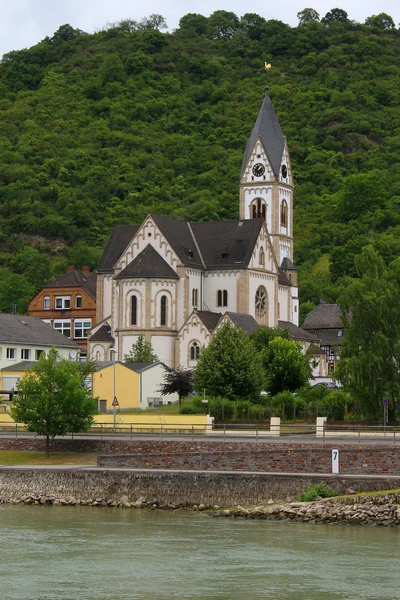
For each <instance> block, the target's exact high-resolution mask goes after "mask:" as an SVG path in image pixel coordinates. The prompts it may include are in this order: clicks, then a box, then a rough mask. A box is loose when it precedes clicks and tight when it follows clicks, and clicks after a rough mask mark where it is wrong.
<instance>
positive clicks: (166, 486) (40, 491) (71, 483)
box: [0, 467, 400, 508]
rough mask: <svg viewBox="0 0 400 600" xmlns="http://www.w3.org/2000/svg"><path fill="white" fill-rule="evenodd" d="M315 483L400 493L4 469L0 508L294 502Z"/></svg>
mask: <svg viewBox="0 0 400 600" xmlns="http://www.w3.org/2000/svg"><path fill="white" fill-rule="evenodd" d="M313 483H323V484H324V485H326V486H329V487H330V488H332V489H334V490H336V491H337V492H338V493H345V492H349V491H351V492H353V491H374V490H384V489H390V488H394V487H399V485H400V479H399V480H396V479H395V478H393V479H390V478H388V479H386V478H377V479H373V478H365V479H364V478H361V477H360V478H352V477H340V476H333V475H331V476H324V475H321V476H317V475H315V476H309V477H307V476H301V475H299V476H295V475H285V474H282V475H278V474H267V473H256V474H248V473H211V472H209V473H201V472H179V471H178V472H168V471H166V472H165V471H164V472H159V471H153V472H151V471H142V472H140V471H138V472H134V471H118V470H113V469H109V470H107V469H95V468H93V469H90V468H85V469H82V468H79V469H67V468H65V469H51V468H46V469H35V468H34V467H32V468H23V469H19V470H17V469H13V468H7V467H0V502H1V501H2V502H26V503H28V504H31V503H32V502H36V503H38V504H39V503H41V504H50V503H52V504H54V503H56V504H83V505H85V504H93V503H95V505H103V506H105V505H107V504H108V505H112V506H116V505H123V506H127V507H128V506H135V504H136V505H139V506H153V505H156V506H161V507H164V508H171V507H193V506H195V505H197V506H199V505H203V507H215V506H236V505H240V504H242V505H243V504H265V503H267V502H268V501H269V499H271V498H273V500H274V501H275V502H276V501H277V500H286V499H287V498H288V497H289V498H291V499H292V500H295V499H296V498H297V497H298V495H299V493H300V492H302V491H304V490H305V489H307V488H308V487H309V486H310V485H311V484H313Z"/></svg>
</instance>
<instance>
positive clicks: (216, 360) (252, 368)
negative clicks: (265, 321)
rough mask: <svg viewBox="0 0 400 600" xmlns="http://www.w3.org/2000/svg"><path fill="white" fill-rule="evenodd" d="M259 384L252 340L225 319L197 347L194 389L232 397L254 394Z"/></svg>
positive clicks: (260, 378) (260, 376)
mask: <svg viewBox="0 0 400 600" xmlns="http://www.w3.org/2000/svg"><path fill="white" fill-rule="evenodd" d="M262 386H263V371H262V365H261V361H260V357H259V354H258V352H257V351H256V349H255V347H254V344H253V343H252V341H251V340H250V339H249V337H248V336H247V334H246V333H245V332H244V331H243V329H238V328H237V327H233V326H231V325H230V324H229V323H225V324H224V325H222V327H221V328H220V329H219V330H218V331H217V333H216V334H215V335H214V337H213V338H212V339H211V341H210V343H209V345H208V346H207V347H206V348H203V350H202V351H201V354H200V358H199V361H198V364H197V368H196V372H195V389H196V390H197V391H199V392H200V391H202V390H203V389H205V390H206V392H207V393H208V394H210V395H212V396H220V397H221V398H228V399H229V400H236V399H239V398H251V397H254V396H258V395H259V394H260V392H261V389H262Z"/></svg>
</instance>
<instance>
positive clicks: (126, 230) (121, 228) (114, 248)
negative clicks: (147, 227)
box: [97, 225, 140, 273]
mask: <svg viewBox="0 0 400 600" xmlns="http://www.w3.org/2000/svg"><path fill="white" fill-rule="evenodd" d="M139 227H140V225H116V226H115V227H114V229H113V230H112V232H111V236H110V239H109V240H108V243H107V246H106V247H105V250H104V252H103V256H102V257H101V260H100V263H99V266H98V267H97V272H98V273H106V272H108V271H112V270H113V269H114V265H115V263H116V262H117V260H118V259H119V257H120V256H121V254H122V253H123V251H124V250H125V248H126V247H127V245H128V244H129V242H130V241H131V239H132V238H133V237H134V235H135V234H136V232H137V230H138V229H139Z"/></svg>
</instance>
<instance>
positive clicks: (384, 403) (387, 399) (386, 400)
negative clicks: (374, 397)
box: [383, 398, 389, 406]
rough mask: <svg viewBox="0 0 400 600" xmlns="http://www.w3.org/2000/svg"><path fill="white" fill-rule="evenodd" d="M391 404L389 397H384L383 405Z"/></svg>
mask: <svg viewBox="0 0 400 600" xmlns="http://www.w3.org/2000/svg"><path fill="white" fill-rule="evenodd" d="M388 405H389V398H384V399H383V406H388Z"/></svg>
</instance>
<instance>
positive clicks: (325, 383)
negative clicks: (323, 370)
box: [310, 381, 339, 390]
mask: <svg viewBox="0 0 400 600" xmlns="http://www.w3.org/2000/svg"><path fill="white" fill-rule="evenodd" d="M315 387H326V388H328V389H329V390H338V389H339V386H338V385H337V384H336V383H334V382H333V381H320V382H319V383H315V384H314V385H310V389H311V388H315Z"/></svg>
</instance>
